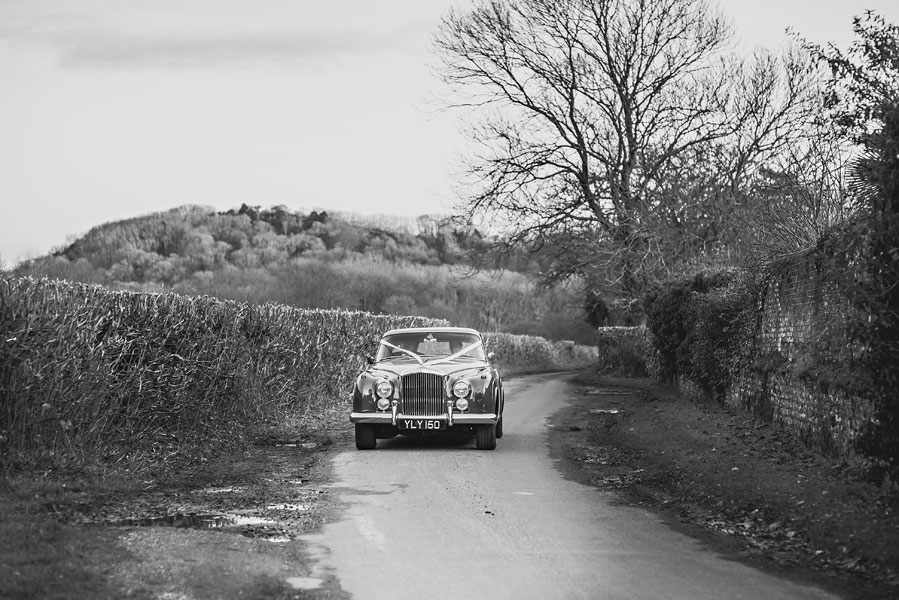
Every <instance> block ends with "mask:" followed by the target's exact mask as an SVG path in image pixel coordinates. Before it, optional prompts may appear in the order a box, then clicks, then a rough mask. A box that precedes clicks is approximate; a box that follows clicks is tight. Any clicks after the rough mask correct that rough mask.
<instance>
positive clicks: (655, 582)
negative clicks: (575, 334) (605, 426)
mask: <svg viewBox="0 0 899 600" xmlns="http://www.w3.org/2000/svg"><path fill="white" fill-rule="evenodd" d="M567 393H569V392H568V388H567V385H566V383H565V381H564V379H558V378H552V377H548V376H534V377H522V378H517V379H515V380H513V381H511V382H509V384H508V385H507V388H506V399H507V405H506V412H505V420H506V435H505V437H503V438H502V439H501V440H499V442H498V447H497V450H496V451H493V452H487V451H478V450H475V449H474V442H473V441H471V440H459V441H454V440H450V441H447V440H443V441H441V442H437V441H433V440H425V441H419V440H413V439H405V438H396V439H394V440H381V441H379V442H378V449H377V450H374V451H367V452H360V451H356V450H351V451H346V452H343V453H340V454H338V455H337V456H336V458H335V459H334V460H335V465H334V467H335V468H334V483H333V484H332V492H333V493H334V494H335V495H337V496H338V498H339V500H340V501H341V502H343V503H344V504H345V506H346V508H345V512H344V514H343V516H342V518H341V519H339V520H338V521H336V522H334V523H332V524H330V525H328V526H326V528H325V529H324V531H323V532H322V533H321V534H318V535H314V536H307V537H306V538H305V541H306V542H307V543H308V544H309V548H310V551H311V553H312V557H313V558H314V559H315V560H316V561H317V564H318V569H319V570H320V571H321V574H323V575H324V574H326V573H327V574H330V575H333V576H334V577H336V579H337V581H338V582H339V584H340V586H341V588H342V589H343V590H345V591H346V592H349V593H350V594H352V596H353V597H354V598H355V599H356V600H378V599H380V598H385V599H386V598H389V599H391V600H395V599H397V598H428V597H429V598H434V599H444V598H460V599H471V598H490V599H492V600H496V599H502V598H515V599H528V598H539V599H541V600H547V599H551V598H559V599H565V600H570V599H575V598H590V599H617V598H621V599H627V600H633V599H651V598H671V599H690V600H699V599H704V598H708V599H710V600H720V599H731V598H741V599H749V598H758V599H760V600H762V599H763V600H775V599H779V598H783V599H791V600H792V599H797V598H833V597H834V596H830V595H828V594H826V593H824V592H823V591H821V590H818V589H814V588H809V587H803V586H800V585H797V584H794V583H792V582H789V581H786V580H781V579H777V578H775V577H772V576H770V575H766V574H763V573H761V572H758V571H755V570H753V569H751V568H749V567H746V566H744V565H741V564H739V563H737V562H734V561H731V560H726V559H724V558H722V557H720V556H718V555H716V554H715V553H713V552H712V551H710V550H707V549H705V548H703V547H702V546H701V545H700V544H699V543H698V542H696V541H694V540H692V539H691V538H689V537H686V536H684V535H682V534H679V533H676V532H674V531H673V530H671V529H670V528H668V527H667V526H665V525H664V524H663V523H662V522H660V520H659V519H658V518H657V517H655V516H653V515H652V514H650V513H647V512H645V511H642V510H638V509H632V508H628V507H622V506H615V505H613V504H612V500H613V498H612V497H611V496H610V495H608V494H606V493H603V492H600V491H597V490H595V489H593V488H590V487H587V486H584V485H580V484H578V483H574V482H572V481H569V480H566V479H565V478H563V476H562V475H561V474H560V473H559V472H558V471H557V470H556V469H554V467H553V462H552V460H551V459H550V458H549V454H548V449H547V436H546V430H547V429H546V424H545V420H546V418H547V417H549V416H550V415H552V414H553V412H555V411H556V410H558V409H559V408H561V407H562V406H564V405H565V402H566V394H567Z"/></svg>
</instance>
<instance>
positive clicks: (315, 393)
mask: <svg viewBox="0 0 899 600" xmlns="http://www.w3.org/2000/svg"><path fill="white" fill-rule="evenodd" d="M445 324H446V321H443V320H439V319H428V318H422V317H397V316H390V315H371V314H368V313H363V312H358V311H338V310H303V309H297V308H290V307H286V306H282V305H277V304H263V305H256V306H253V305H248V304H243V303H238V302H230V301H222V300H217V299H214V298H211V297H187V296H179V295H175V294H147V293H137V292H122V291H111V290H108V289H105V288H102V287H99V286H93V285H85V284H75V283H69V282H64V281H59V280H47V279H43V280H34V279H31V278H16V279H7V280H2V281H0V395H2V403H0V451H2V454H3V455H4V456H7V457H31V459H39V458H40V457H42V456H43V457H53V456H60V455H70V456H72V457H74V458H76V459H83V458H85V457H86V456H87V455H92V456H94V457H97V458H101V459H102V458H105V459H109V460H120V459H122V458H125V457H128V458H132V457H134V456H136V455H148V456H155V457H163V456H165V455H166V454H172V453H176V452H177V451H178V449H179V448H183V447H185V446H190V445H192V444H200V443H229V441H233V439H236V438H235V436H238V435H239V434H240V432H242V431H244V430H245V429H246V427H247V426H248V425H250V424H258V423H262V422H266V421H271V420H274V419H278V418H282V417H284V416H285V415H288V414H291V415H297V414H303V413H306V412H308V411H310V410H314V409H322V410H326V409H328V408H333V407H336V406H340V405H341V403H342V402H344V401H345V399H346V397H347V396H348V394H349V391H350V390H351V386H352V382H353V377H354V376H355V374H356V373H357V371H358V369H359V367H360V366H361V365H362V364H364V360H365V356H366V355H367V354H369V353H370V352H371V350H372V347H373V345H374V342H375V341H376V340H377V339H378V337H379V336H380V334H381V333H382V332H383V331H384V330H386V329H389V328H393V327H407V326H423V325H445Z"/></svg>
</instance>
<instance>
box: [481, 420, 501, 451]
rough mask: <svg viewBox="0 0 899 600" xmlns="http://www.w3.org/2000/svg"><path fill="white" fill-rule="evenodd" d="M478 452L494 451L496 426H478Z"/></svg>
mask: <svg viewBox="0 0 899 600" xmlns="http://www.w3.org/2000/svg"><path fill="white" fill-rule="evenodd" d="M477 448H478V450H494V449H496V425H478V439H477Z"/></svg>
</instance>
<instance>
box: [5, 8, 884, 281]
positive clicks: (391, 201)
mask: <svg viewBox="0 0 899 600" xmlns="http://www.w3.org/2000/svg"><path fill="white" fill-rule="evenodd" d="M467 4H468V0H458V1H456V2H454V1H453V0H378V1H377V2H372V1H370V0H326V1H325V0H322V1H317V2H311V1H309V0H143V1H139V0H0V203H2V211H0V260H3V261H4V262H5V263H6V264H7V265H9V264H10V263H12V262H15V261H16V260H17V259H19V258H22V257H26V256H35V255H39V254H43V253H46V252H48V251H49V250H50V249H51V248H52V247H55V246H60V245H62V244H63V243H65V241H66V239H67V237H69V236H72V235H78V234H81V233H84V232H85V231H87V230H88V229H90V228H91V227H93V226H94V225H98V224H100V223H103V222H106V221H111V220H117V219H122V218H128V217H133V216H138V215H142V214H146V213H150V212H154V211H158V210H165V209H168V208H171V207H175V206H180V205H183V204H203V205H211V206H213V207H215V208H216V209H219V210H227V209H229V208H237V207H239V206H240V204H241V203H244V202H245V203H247V204H259V205H263V206H271V205H276V204H284V205H287V206H288V207H290V208H291V209H311V208H326V209H327V208H331V209H336V210H346V211H356V212H361V213H383V214H399V215H409V216H417V215H420V214H425V213H435V212H448V211H449V209H450V206H451V204H452V201H453V200H454V192H455V190H454V184H453V175H454V171H455V166H456V164H457V162H458V161H457V157H458V155H459V154H460V153H461V152H463V151H464V148H465V146H464V140H463V139H462V137H461V135H460V134H459V133H458V131H459V125H460V123H459V121H458V115H455V114H453V113H440V112H438V111H436V110H435V108H434V103H433V102H432V99H433V98H434V97H435V96H436V97H439V96H440V94H441V93H442V90H441V84H440V83H439V82H438V80H437V79H436V77H434V75H433V73H432V71H431V70H430V68H429V66H430V65H433V63H434V62H435V61H434V57H433V56H432V55H431V54H429V52H428V44H429V40H430V38H431V36H432V34H433V32H434V31H435V29H436V27H437V24H438V23H439V20H440V17H441V16H442V15H443V14H444V13H445V12H446V10H447V9H448V7H449V6H451V5H457V6H461V7H464V6H466V5H467ZM721 7H722V9H723V10H724V11H725V13H727V14H729V15H730V16H731V17H732V18H733V20H734V25H735V27H736V30H737V34H738V35H739V36H740V38H741V39H742V40H743V42H744V43H745V44H746V45H747V46H750V47H751V46H754V45H762V46H768V47H776V46H779V45H781V44H783V43H784V42H785V41H786V36H785V34H784V30H785V28H787V27H793V28H795V29H796V30H797V31H798V32H799V33H801V34H802V35H804V36H805V37H807V38H808V39H810V40H812V41H816V42H826V41H835V42H837V44H838V45H840V46H841V47H846V46H847V45H848V43H849V42H850V41H851V39H852V38H851V18H852V16H853V15H856V14H860V13H861V12H862V11H863V10H864V9H865V8H872V9H875V10H877V11H878V12H880V13H881V14H882V15H884V16H885V17H886V18H887V20H889V21H892V22H897V21H899V3H897V2H895V1H894V0H890V1H887V0H861V1H859V2H855V1H853V2H848V1H840V0H777V1H775V0H754V1H752V2H749V1H747V0H722V2H721Z"/></svg>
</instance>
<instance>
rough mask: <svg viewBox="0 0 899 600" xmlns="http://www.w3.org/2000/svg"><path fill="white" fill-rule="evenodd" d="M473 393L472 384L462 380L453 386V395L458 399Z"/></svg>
mask: <svg viewBox="0 0 899 600" xmlns="http://www.w3.org/2000/svg"><path fill="white" fill-rule="evenodd" d="M470 393H471V384H470V383H468V382H467V381H465V380H464V379H460V380H459V381H457V382H456V383H454V384H453V395H454V396H455V397H456V398H464V397H465V396H467V395H468V394H470Z"/></svg>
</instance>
